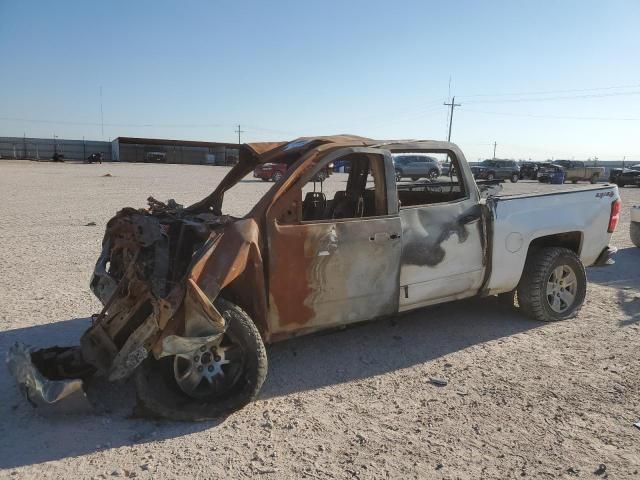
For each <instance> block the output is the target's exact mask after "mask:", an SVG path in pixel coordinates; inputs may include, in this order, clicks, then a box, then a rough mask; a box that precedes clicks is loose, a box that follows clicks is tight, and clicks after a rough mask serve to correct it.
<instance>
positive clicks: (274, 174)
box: [271, 172, 284, 182]
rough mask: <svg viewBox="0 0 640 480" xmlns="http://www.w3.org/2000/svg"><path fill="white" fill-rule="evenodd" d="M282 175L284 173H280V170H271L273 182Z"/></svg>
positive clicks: (278, 179)
mask: <svg viewBox="0 0 640 480" xmlns="http://www.w3.org/2000/svg"><path fill="white" fill-rule="evenodd" d="M283 176H284V175H282V172H273V175H271V180H273V181H274V182H278V181H280V179H281V178H282V177H283Z"/></svg>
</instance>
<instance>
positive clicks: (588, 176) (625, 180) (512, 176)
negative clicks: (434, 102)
mask: <svg viewBox="0 0 640 480" xmlns="http://www.w3.org/2000/svg"><path fill="white" fill-rule="evenodd" d="M393 165H394V169H395V175H396V181H398V182H400V181H402V180H404V179H410V180H413V181H416V180H419V179H421V178H427V179H436V178H438V177H440V176H441V175H449V166H450V165H449V164H448V163H442V162H440V161H439V160H438V159H437V158H434V157H432V156H429V155H427V154H418V153H415V154H411V155H407V154H403V155H394V156H393ZM287 168H288V166H287V165H286V164H284V163H266V164H262V165H259V166H258V167H256V169H255V171H254V173H253V176H254V177H256V178H261V179H262V180H264V181H274V182H277V181H278V180H280V179H281V178H282V177H283V176H284V174H285V173H286V171H287ZM471 171H472V173H473V176H474V178H475V179H477V180H488V181H493V180H499V181H505V180H509V181H511V182H513V183H515V182H517V181H518V180H538V181H539V182H542V183H551V182H554V181H556V180H558V179H559V183H564V182H565V181H568V182H572V183H577V182H579V181H588V182H590V183H597V182H598V181H599V180H601V179H602V178H604V176H605V169H604V168H603V167H589V166H587V165H585V163H584V162H581V161H575V160H556V161H554V162H524V163H522V164H520V165H518V163H516V161H515V160H485V161H483V162H482V163H480V164H479V165H473V166H471ZM333 172H342V173H349V164H348V162H336V163H335V164H332V165H330V167H327V168H325V169H323V170H321V171H320V172H319V173H318V174H317V175H316V177H315V178H314V180H315V181H324V180H325V179H326V178H327V177H329V175H331V174H332V173H333ZM609 181H610V182H612V183H615V184H617V185H618V186H619V187H625V186H627V185H637V186H640V164H638V165H633V166H631V167H629V168H613V169H611V171H610V174H609Z"/></svg>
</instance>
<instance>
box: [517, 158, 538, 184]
mask: <svg viewBox="0 0 640 480" xmlns="http://www.w3.org/2000/svg"><path fill="white" fill-rule="evenodd" d="M540 165H542V163H541V162H522V163H521V164H520V180H535V179H536V178H538V169H539V168H540Z"/></svg>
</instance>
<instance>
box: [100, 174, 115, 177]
mask: <svg viewBox="0 0 640 480" xmlns="http://www.w3.org/2000/svg"><path fill="white" fill-rule="evenodd" d="M102 176H103V177H113V175H111V174H110V173H105V174H104V175H102Z"/></svg>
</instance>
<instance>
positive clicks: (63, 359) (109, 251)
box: [7, 201, 257, 412]
mask: <svg viewBox="0 0 640 480" xmlns="http://www.w3.org/2000/svg"><path fill="white" fill-rule="evenodd" d="M158 206H160V207H161V210H160V211H159V210H158ZM233 222H235V219H232V218H231V217H226V216H216V215H213V214H207V213H205V214H196V215H187V214H183V213H182V210H181V209H179V208H174V209H172V210H170V209H169V208H168V207H167V206H166V205H165V204H160V202H156V203H152V202H151V201H150V209H148V210H134V209H124V210H122V211H120V212H118V214H116V216H115V217H114V218H113V219H111V220H110V221H109V223H108V224H107V229H106V233H105V237H104V240H103V249H102V252H101V254H100V257H99V258H98V261H97V262H96V266H95V269H94V274H93V276H92V279H91V283H90V287H91V290H92V291H93V292H94V294H95V295H96V297H98V299H99V300H100V301H101V303H102V304H103V309H102V311H101V312H100V313H99V314H97V315H94V317H93V320H92V324H91V326H90V327H89V328H88V329H87V331H85V332H84V334H83V335H82V337H81V339H80V346H78V347H52V348H46V349H41V350H36V349H33V348H31V347H29V346H26V345H24V344H16V345H14V346H13V347H12V348H11V349H10V351H9V353H8V355H7V366H8V367H9V370H10V372H11V374H12V375H13V376H14V377H15V378H16V380H17V382H18V385H19V387H20V390H21V391H22V392H23V393H24V395H25V396H26V397H27V399H28V400H29V402H30V403H31V404H32V405H34V406H37V407H42V408H41V410H49V409H51V407H53V406H54V405H58V404H60V407H58V408H56V410H69V411H75V412H78V411H80V412H83V411H86V410H88V409H90V408H91V405H90V403H89V401H88V399H87V396H86V393H85V389H84V381H85V380H86V379H88V378H89V377H91V376H92V375H94V374H97V375H100V376H104V377H106V378H107V379H108V380H110V381H115V380H120V379H124V378H127V377H129V376H130V375H131V374H132V373H133V372H134V371H135V370H136V368H137V367H138V366H139V365H140V364H141V363H142V362H143V361H144V360H145V359H146V358H147V357H148V356H149V354H150V353H151V354H152V355H153V356H154V357H155V358H156V359H159V358H162V357H165V356H169V355H179V354H187V353H190V352H193V351H195V350H197V349H199V348H200V347H201V346H202V345H206V344H209V343H211V342H214V341H216V340H217V339H220V338H221V336H222V334H223V333H224V332H225V329H226V323H225V319H224V318H223V317H222V315H221V314H220V313H219V312H218V310H217V309H216V307H215V306H214V305H213V303H212V302H213V300H214V299H215V296H212V295H211V291H216V292H219V290H220V289H221V286H220V285H218V284H217V280H218V278H219V277H217V276H216V278H213V279H212V278H211V276H209V278H208V279H207V282H202V285H204V287H201V286H199V284H198V280H199V278H198V276H197V275H195V274H194V272H193V270H192V269H193V268H194V267H197V266H199V267H200V268H199V269H197V270H198V271H199V272H202V271H203V270H202V268H203V267H202V265H200V264H199V261H200V259H202V258H203V257H204V258H206V259H207V260H208V259H209V258H210V257H211V254H212V252H213V250H215V249H216V247H217V246H218V243H219V241H220V240H221V238H222V237H223V236H224V232H225V226H227V225H228V226H229V228H233ZM245 222H246V221H245ZM239 223H241V224H242V222H239ZM256 228H257V227H256ZM228 243H229V242H227V243H226V244H225V245H223V247H224V248H225V250H227V251H226V252H225V254H226V255H227V256H229V253H230V252H229V251H228V247H233V246H235V245H229V244H228ZM231 253H233V252H231ZM230 257H231V258H233V254H232V255H230ZM206 273H207V274H209V273H210V272H206ZM216 273H217V272H216ZM223 273H226V272H223ZM223 278H224V276H223ZM209 287H212V288H209ZM203 288H204V289H205V290H207V292H208V293H205V291H203ZM62 404H64V408H62Z"/></svg>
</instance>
